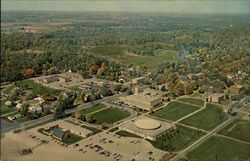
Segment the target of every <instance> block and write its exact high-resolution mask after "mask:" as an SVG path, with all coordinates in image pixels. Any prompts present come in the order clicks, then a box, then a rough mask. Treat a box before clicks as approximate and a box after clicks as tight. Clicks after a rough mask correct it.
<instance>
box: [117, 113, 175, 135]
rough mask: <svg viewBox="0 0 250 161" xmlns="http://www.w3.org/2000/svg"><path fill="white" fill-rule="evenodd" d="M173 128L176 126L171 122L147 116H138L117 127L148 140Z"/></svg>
mask: <svg viewBox="0 0 250 161" xmlns="http://www.w3.org/2000/svg"><path fill="white" fill-rule="evenodd" d="M175 128H176V126H175V124H173V123H167V122H163V121H160V120H156V119H152V118H150V117H147V116H139V117H137V118H136V119H135V120H132V121H129V122H127V123H125V124H123V125H121V126H120V127H119V129H120V130H125V131H127V132H130V133H132V134H135V135H138V136H141V137H143V138H146V139H149V140H156V139H157V138H158V137H160V136H161V135H162V134H164V133H166V132H167V131H168V130H170V129H175Z"/></svg>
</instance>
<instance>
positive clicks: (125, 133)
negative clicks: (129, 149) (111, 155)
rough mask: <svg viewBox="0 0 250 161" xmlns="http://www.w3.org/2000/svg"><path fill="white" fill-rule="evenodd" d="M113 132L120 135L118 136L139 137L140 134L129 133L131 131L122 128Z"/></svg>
mask: <svg viewBox="0 0 250 161" xmlns="http://www.w3.org/2000/svg"><path fill="white" fill-rule="evenodd" d="M115 134H117V135H120V136H124V137H134V138H141V137H140V136H137V135H135V134H131V133H129V132H127V131H124V130H121V131H118V132H116V133H115Z"/></svg>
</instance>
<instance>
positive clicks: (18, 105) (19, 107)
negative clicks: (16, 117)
mask: <svg viewBox="0 0 250 161" xmlns="http://www.w3.org/2000/svg"><path fill="white" fill-rule="evenodd" d="M22 105H23V104H21V103H18V104H17V105H16V109H17V111H20V110H21V109H22Z"/></svg>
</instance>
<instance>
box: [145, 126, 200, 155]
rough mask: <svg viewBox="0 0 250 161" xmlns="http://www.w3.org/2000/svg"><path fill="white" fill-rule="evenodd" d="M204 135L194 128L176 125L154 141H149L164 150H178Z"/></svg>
mask: <svg viewBox="0 0 250 161" xmlns="http://www.w3.org/2000/svg"><path fill="white" fill-rule="evenodd" d="M202 135H204V133H203V132H201V131H197V130H194V129H190V128H186V127H182V126H177V128H176V129H175V130H172V131H169V132H168V133H166V134H164V135H163V137H160V138H157V139H156V140H155V141H149V142H150V143H151V144H152V145H153V146H154V147H156V148H158V149H162V150H166V151H169V150H170V151H179V150H182V149H184V148H185V147H187V146H188V145H190V144H191V143H193V142H194V141H195V140H197V139H198V138H200V137H201V136H202Z"/></svg>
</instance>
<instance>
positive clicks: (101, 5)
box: [1, 0, 250, 14]
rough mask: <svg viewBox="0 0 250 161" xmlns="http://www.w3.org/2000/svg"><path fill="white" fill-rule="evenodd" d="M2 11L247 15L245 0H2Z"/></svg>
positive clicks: (249, 9) (246, 2)
mask: <svg viewBox="0 0 250 161" xmlns="http://www.w3.org/2000/svg"><path fill="white" fill-rule="evenodd" d="M1 10H2V11H13V10H21V11H107V12H113V11H114V12H170V13H205V14H206V13H208V14H211V13H216V14H217V13H219V14H241V13H243V14H250V1H248V0H1Z"/></svg>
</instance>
